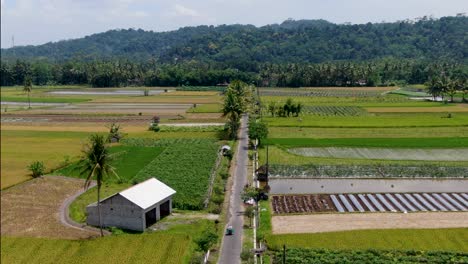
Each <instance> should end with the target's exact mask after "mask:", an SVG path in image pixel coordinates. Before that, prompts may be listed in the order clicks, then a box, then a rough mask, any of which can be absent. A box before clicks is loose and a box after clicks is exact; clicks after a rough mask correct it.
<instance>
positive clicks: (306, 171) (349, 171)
mask: <svg viewBox="0 0 468 264" xmlns="http://www.w3.org/2000/svg"><path fill="white" fill-rule="evenodd" d="M270 177H285V178H286V177H292V178H298V177H304V178H321V177H323V178H328V177H329V178H333V177H349V178H352V177H356V178H376V177H377V178H464V177H468V167H443V166H435V165H425V166H404V165H384V164H381V165H360V166H358V165H355V166H351V165H303V166H300V165H297V166H294V165H279V164H271V165H270Z"/></svg>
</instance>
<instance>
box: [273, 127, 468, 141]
mask: <svg viewBox="0 0 468 264" xmlns="http://www.w3.org/2000/svg"><path fill="white" fill-rule="evenodd" d="M268 130H269V134H268V136H269V138H272V139H273V140H275V139H279V138H291V136H294V138H317V139H319V138H326V139H330V138H341V139H345V138H346V139H351V138H368V139H369V138H387V139H389V140H391V139H392V138H434V137H443V138H449V137H466V136H467V135H468V127H466V126H465V127H398V128H359V127H353V128H318V127H269V128H268Z"/></svg>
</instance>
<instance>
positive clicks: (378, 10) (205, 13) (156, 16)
mask: <svg viewBox="0 0 468 264" xmlns="http://www.w3.org/2000/svg"><path fill="white" fill-rule="evenodd" d="M0 1H1V30H2V33H1V37H2V41H1V44H2V47H3V48H8V47H10V46H11V44H12V36H13V35H14V37H15V45H28V44H42V43H46V42H49V41H58V40H64V39H70V38H79V37H83V36H86V35H90V34H93V33H98V32H103V31H107V30H109V29H116V28H142V29H145V30H154V31H167V30H174V29H177V28H179V27H183V26H195V25H207V24H209V25H219V24H233V23H240V24H254V25H257V26H262V25H266V24H273V23H280V22H282V21H284V20H285V19H287V18H293V19H326V20H328V21H331V22H335V23H344V22H352V23H366V22H381V21H389V22H390V21H396V20H404V19H407V18H411V19H413V18H417V17H421V16H424V15H432V16H434V17H441V16H447V15H456V14H457V13H468V0H174V1H170V0H166V1H163V0H0Z"/></svg>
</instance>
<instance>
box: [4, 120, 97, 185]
mask: <svg viewBox="0 0 468 264" xmlns="http://www.w3.org/2000/svg"><path fill="white" fill-rule="evenodd" d="M1 132H2V133H1V164H2V166H1V188H2V189H3V188H6V187H9V186H12V185H15V184H17V183H20V182H23V181H26V180H29V179H31V176H30V175H29V171H28V169H27V168H26V167H27V166H28V165H29V164H30V163H31V162H33V161H36V160H38V161H43V162H44V165H45V166H46V169H47V171H51V170H52V169H54V168H57V167H60V166H61V165H62V164H63V163H64V162H65V161H66V160H67V159H68V160H69V161H74V160H76V159H77V157H78V155H80V153H81V149H82V144H83V142H85V140H86V139H87V137H88V136H89V135H90V133H86V132H58V131H21V130H3V129H2V131H1Z"/></svg>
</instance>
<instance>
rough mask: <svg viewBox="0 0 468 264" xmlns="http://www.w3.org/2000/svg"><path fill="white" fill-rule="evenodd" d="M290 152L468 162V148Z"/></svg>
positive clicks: (349, 149) (321, 149)
mask: <svg viewBox="0 0 468 264" xmlns="http://www.w3.org/2000/svg"><path fill="white" fill-rule="evenodd" d="M288 151H289V152H291V153H293V154H296V155H300V156H306V157H321V158H339V159H378V160H423V161H468V148H455V149H427V148H426V149H416V148H413V149H390V148H338V147H328V148H292V149H289V150H288Z"/></svg>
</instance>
